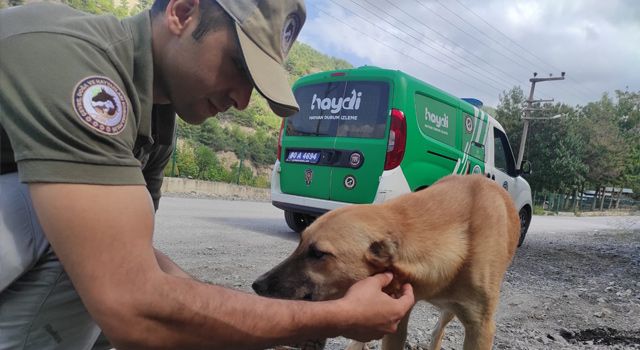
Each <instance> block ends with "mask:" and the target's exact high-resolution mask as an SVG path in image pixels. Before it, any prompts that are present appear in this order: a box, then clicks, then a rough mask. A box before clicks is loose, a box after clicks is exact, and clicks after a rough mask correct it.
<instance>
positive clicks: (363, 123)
mask: <svg viewBox="0 0 640 350" xmlns="http://www.w3.org/2000/svg"><path fill="white" fill-rule="evenodd" d="M294 95H295V96H296V100H297V101H298V105H299V106H300V112H298V113H296V114H294V115H292V116H291V117H289V118H287V128H286V134H287V135H291V136H331V137H363V138H383V137H384V136H385V135H384V132H385V130H386V126H387V119H388V118H387V117H388V115H389V84H387V83H385V82H380V81H338V82H329V83H321V84H314V85H307V86H302V87H299V88H297V89H296V91H295V92H294Z"/></svg>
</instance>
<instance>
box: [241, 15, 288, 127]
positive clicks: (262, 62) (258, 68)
mask: <svg viewBox="0 0 640 350" xmlns="http://www.w3.org/2000/svg"><path fill="white" fill-rule="evenodd" d="M236 32H237V34H238V40H239V41H240V47H241V48H242V55H243V57H244V61H245V63H246V65H247V69H248V70H249V75H251V79H252V80H253V84H254V85H255V87H256V89H257V90H258V92H259V93H260V94H261V95H262V96H264V97H265V98H266V99H267V100H268V101H269V106H270V107H271V109H272V110H273V112H274V113H275V114H277V115H279V116H281V117H288V116H290V115H292V114H294V113H296V112H298V110H300V108H299V107H298V103H296V98H295V97H294V96H293V92H292V91H291V86H290V85H289V80H288V79H287V76H288V74H287V71H286V70H285V69H284V68H283V67H282V66H281V65H280V63H278V62H277V61H276V60H274V59H273V58H271V56H269V55H267V54H266V53H265V52H264V51H262V50H261V49H260V48H259V47H258V46H257V45H256V44H254V43H253V41H252V40H251V39H249V37H248V36H247V35H246V34H245V33H244V32H243V31H242V28H240V26H238V24H237V23H236Z"/></svg>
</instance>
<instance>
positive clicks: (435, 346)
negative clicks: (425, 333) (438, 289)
mask: <svg viewBox="0 0 640 350" xmlns="http://www.w3.org/2000/svg"><path fill="white" fill-rule="evenodd" d="M454 317H455V315H454V313H453V312H451V311H449V310H445V309H442V310H441V311H440V319H439V320H438V323H437V324H436V328H435V329H434V330H433V333H431V344H429V350H440V349H441V348H442V337H444V329H445V327H447V324H448V323H449V322H451V320H453V318H454Z"/></svg>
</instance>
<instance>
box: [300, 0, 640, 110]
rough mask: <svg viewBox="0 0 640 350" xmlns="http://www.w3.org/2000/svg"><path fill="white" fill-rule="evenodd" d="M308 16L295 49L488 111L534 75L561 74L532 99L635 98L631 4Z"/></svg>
mask: <svg viewBox="0 0 640 350" xmlns="http://www.w3.org/2000/svg"><path fill="white" fill-rule="evenodd" d="M461 4H462V5H463V6H462V5H461ZM465 6H466V7H467V8H468V9H467V8H465ZM469 9H470V10H471V11H473V12H475V13H476V14H478V15H479V16H481V18H482V19H479V18H478V17H477V16H476V15H474V14H473V13H472V12H470V11H469ZM307 11H308V20H307V24H305V28H304V29H303V31H302V34H301V37H300V39H301V40H302V41H304V42H306V43H308V44H310V45H311V46H313V47H315V48H317V49H319V50H320V51H322V52H324V53H327V54H330V55H333V56H336V57H341V58H345V59H347V60H349V61H351V62H352V63H354V64H356V65H360V64H372V65H376V66H380V67H384V68H391V69H400V70H402V71H405V72H407V73H409V74H411V75H414V76H416V77H418V78H420V79H422V80H424V81H426V82H428V83H431V84H433V85H435V86H438V87H440V88H442V89H444V90H446V91H449V92H450V93H452V94H454V95H458V96H476V97H479V98H481V99H483V100H484V101H485V103H487V104H489V105H496V104H497V102H498V95H499V93H500V91H502V90H507V89H509V88H511V87H512V86H514V85H520V86H522V87H523V89H524V90H525V92H528V90H529V83H528V79H529V78H530V77H531V74H532V73H533V72H534V71H536V72H538V73H539V74H541V75H547V74H548V73H553V74H554V75H558V74H560V71H566V72H567V78H568V79H567V80H565V81H561V82H546V83H541V84H538V85H537V86H536V98H555V99H556V101H562V102H567V103H569V104H584V103H586V102H589V101H594V100H597V99H598V98H599V97H600V95H601V94H602V93H603V92H609V93H613V91H614V90H616V89H625V87H626V86H628V87H629V89H630V90H633V91H638V90H640V45H639V44H638V43H640V1H636V0H608V1H597V0H581V1H554V0H517V1H513V0H489V1H481V2H478V1H471V0H455V1H454V0H431V1H424V0H402V1H393V2H391V1H388V0H307ZM485 21H486V22H488V23H489V24H490V26H489V25H487V23H485ZM492 27H493V28H492ZM494 28H495V29H498V30H500V31H501V32H502V33H504V34H505V35H506V36H507V37H508V38H507V37H505V36H503V35H502V34H500V33H499V32H497V31H496V30H495V29H494ZM511 40H513V42H512V41H511ZM538 92H539V93H538Z"/></svg>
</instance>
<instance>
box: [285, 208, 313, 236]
mask: <svg viewBox="0 0 640 350" xmlns="http://www.w3.org/2000/svg"><path fill="white" fill-rule="evenodd" d="M284 220H285V221H286V222H287V226H289V228H290V229H292V230H293V231H295V232H297V233H302V231H304V229H305V228H307V226H309V225H311V223H312V222H313V220H314V218H313V217H311V216H309V215H306V214H301V213H296V212H293V211H288V210H285V212H284Z"/></svg>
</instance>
